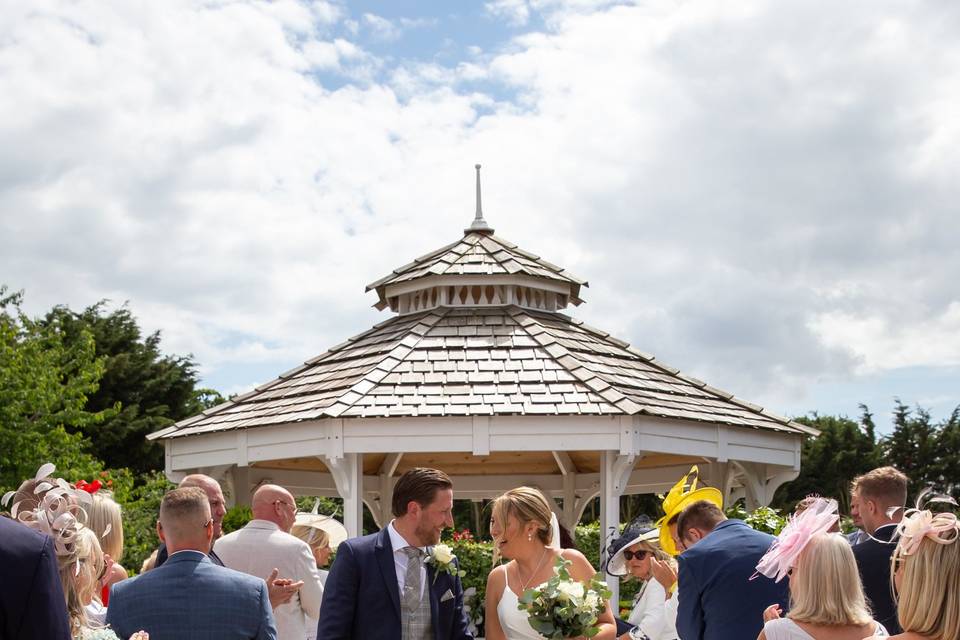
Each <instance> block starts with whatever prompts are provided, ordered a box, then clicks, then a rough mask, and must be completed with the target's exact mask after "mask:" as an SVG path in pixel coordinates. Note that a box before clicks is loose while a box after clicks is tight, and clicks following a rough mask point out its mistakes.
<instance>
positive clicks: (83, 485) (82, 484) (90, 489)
mask: <svg viewBox="0 0 960 640" xmlns="http://www.w3.org/2000/svg"><path fill="white" fill-rule="evenodd" d="M74 486H76V488H77V489H80V490H81V491H86V492H87V493H89V494H90V495H93V494H95V493H96V492H97V491H100V488H101V487H102V486H103V483H102V482H100V481H99V480H94V481H93V482H87V481H86V480H77V483H76V485H74Z"/></svg>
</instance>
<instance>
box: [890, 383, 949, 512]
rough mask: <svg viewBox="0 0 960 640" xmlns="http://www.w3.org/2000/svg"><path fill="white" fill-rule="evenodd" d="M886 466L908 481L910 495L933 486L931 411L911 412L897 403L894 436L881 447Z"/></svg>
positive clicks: (934, 443)
mask: <svg viewBox="0 0 960 640" xmlns="http://www.w3.org/2000/svg"><path fill="white" fill-rule="evenodd" d="M881 446H882V448H883V452H884V462H885V464H889V465H892V466H894V467H896V468H897V469H899V470H900V471H902V472H903V473H905V474H906V475H907V477H908V478H909V479H910V490H909V491H910V496H911V499H912V497H913V496H916V495H917V494H918V493H919V492H920V491H922V490H923V489H924V488H926V487H928V486H931V485H933V484H935V483H936V481H937V479H938V478H937V476H938V469H937V466H938V465H937V432H936V428H935V427H934V426H933V424H931V422H930V412H929V411H927V410H926V409H922V408H917V410H916V412H915V413H914V412H913V411H911V410H910V408H909V407H907V406H906V405H905V404H903V403H902V402H900V400H899V399H897V400H896V405H895V406H894V410H893V433H891V434H890V435H889V436H888V437H886V438H884V440H883V442H882V444H881Z"/></svg>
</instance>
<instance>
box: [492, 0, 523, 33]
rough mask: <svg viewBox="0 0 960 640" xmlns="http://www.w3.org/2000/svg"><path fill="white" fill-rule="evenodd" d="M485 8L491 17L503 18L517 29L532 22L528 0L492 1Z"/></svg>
mask: <svg viewBox="0 0 960 640" xmlns="http://www.w3.org/2000/svg"><path fill="white" fill-rule="evenodd" d="M483 6H484V8H485V9H486V10H487V13H489V14H490V15H492V16H494V17H496V18H502V19H504V20H506V21H507V24H510V25H512V26H515V27H522V26H524V25H525V24H527V22H528V21H529V20H530V5H529V3H528V2H527V0H492V1H491V2H487V3H485V4H484V5H483Z"/></svg>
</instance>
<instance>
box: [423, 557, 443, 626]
mask: <svg viewBox="0 0 960 640" xmlns="http://www.w3.org/2000/svg"><path fill="white" fill-rule="evenodd" d="M431 555H433V547H427V557H430V556H431ZM425 566H426V568H427V571H426V573H427V584H426V585H425V586H426V588H427V589H426V590H427V594H428V595H429V596H430V621H431V622H432V623H433V637H434V638H436V640H440V598H439V596H438V595H437V592H436V591H434V589H433V587H434V585H435V584H436V579H437V573H436V569H435V568H434V566H433V563H432V562H428V563H426V565H425Z"/></svg>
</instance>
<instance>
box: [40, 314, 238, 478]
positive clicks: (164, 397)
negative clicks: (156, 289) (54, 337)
mask: <svg viewBox="0 0 960 640" xmlns="http://www.w3.org/2000/svg"><path fill="white" fill-rule="evenodd" d="M44 322H45V323H47V324H49V325H51V326H53V325H56V326H60V327H63V328H64V330H65V334H66V336H67V339H68V341H70V342H72V341H78V340H83V339H84V338H83V336H86V335H91V336H92V337H93V341H94V343H95V345H96V356H97V357H98V358H101V359H102V361H103V363H104V371H103V377H102V378H101V380H100V385H99V388H97V389H96V390H94V391H93V392H92V393H90V395H89V398H88V400H87V406H86V408H87V410H88V411H91V412H100V411H109V412H110V413H109V415H108V416H107V417H106V419H105V420H104V421H102V422H100V423H98V424H87V425H83V426H82V427H81V426H77V427H73V428H72V429H71V430H72V431H74V432H81V431H82V432H83V434H84V435H86V436H87V437H89V438H90V440H91V441H92V442H93V446H94V450H95V451H96V452H97V455H98V456H99V457H100V458H101V459H102V460H103V461H104V462H105V464H106V465H107V466H108V467H111V468H120V467H129V468H130V469H132V470H133V471H135V472H147V471H152V470H157V469H162V468H163V448H162V446H161V445H159V444H157V443H154V442H150V441H148V440H147V439H146V436H147V434H149V433H151V432H153V431H157V430H159V429H162V428H164V427H167V426H169V425H171V424H173V423H174V422H176V421H178V420H182V419H184V418H188V417H190V416H192V415H195V414H197V413H199V412H200V411H203V410H204V409H205V408H207V407H208V406H212V405H213V404H217V403H219V402H222V400H223V399H222V398H221V397H220V395H219V394H218V393H216V392H213V391H210V390H206V389H200V390H198V389H197V388H196V383H197V376H196V365H195V363H194V361H193V359H192V357H191V356H171V355H164V354H163V353H162V352H161V350H160V332H159V331H158V332H155V333H152V334H150V335H148V336H143V334H142V332H141V330H140V327H139V325H138V323H137V320H136V318H135V317H134V316H133V314H132V313H131V312H130V310H129V309H128V308H127V307H126V306H123V307H120V308H119V309H115V310H113V311H107V309H106V301H101V302H98V303H97V304H95V305H93V306H90V307H87V308H86V309H84V310H83V311H82V312H80V313H76V312H73V311H71V310H70V309H69V308H67V307H65V306H57V307H54V308H53V309H52V310H51V311H50V312H49V313H48V314H47V316H46V319H45V321H44Z"/></svg>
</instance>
